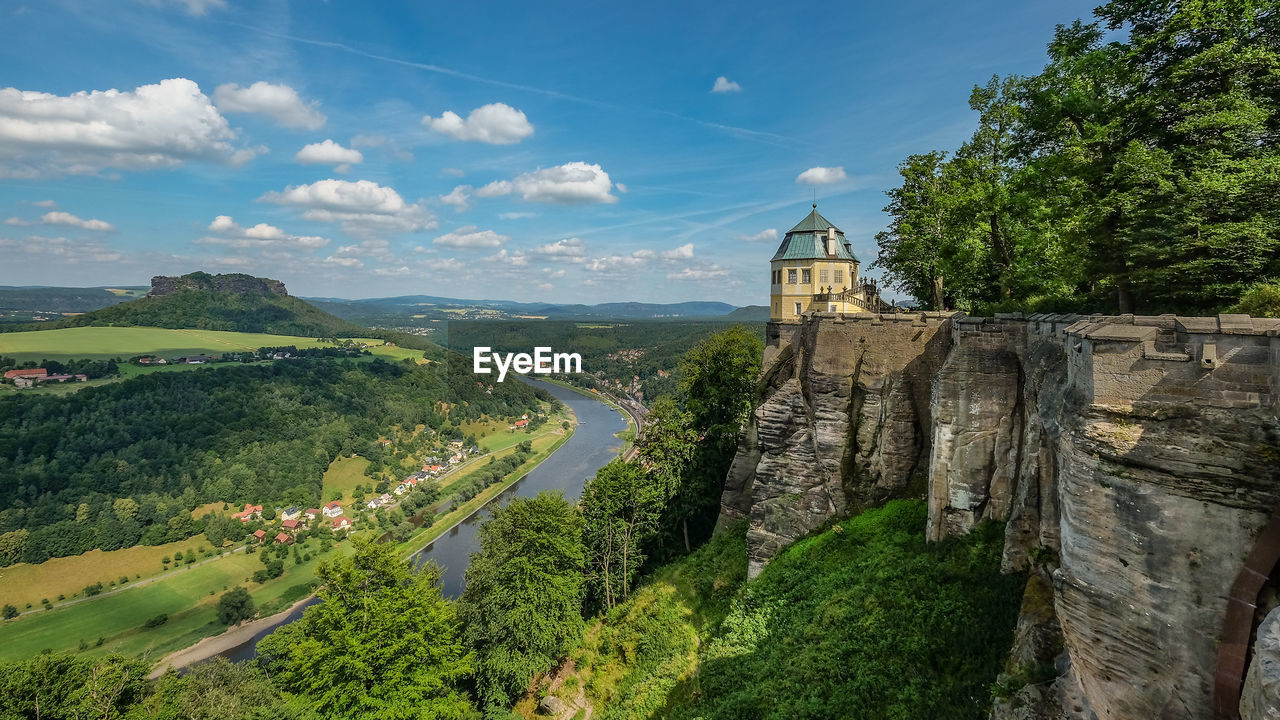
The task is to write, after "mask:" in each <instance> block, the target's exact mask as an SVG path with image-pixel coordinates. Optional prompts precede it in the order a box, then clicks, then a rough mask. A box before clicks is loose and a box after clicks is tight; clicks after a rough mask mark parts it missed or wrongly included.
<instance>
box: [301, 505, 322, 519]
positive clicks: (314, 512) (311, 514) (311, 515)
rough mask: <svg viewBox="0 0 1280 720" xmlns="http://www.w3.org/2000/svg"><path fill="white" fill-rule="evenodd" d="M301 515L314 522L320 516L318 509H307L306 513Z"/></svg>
mask: <svg viewBox="0 0 1280 720" xmlns="http://www.w3.org/2000/svg"><path fill="white" fill-rule="evenodd" d="M303 514H304V515H306V516H307V519H308V520H315V519H316V518H317V517H319V516H320V508H307V511H306V512H305V513H303Z"/></svg>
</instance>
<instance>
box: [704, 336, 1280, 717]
mask: <svg viewBox="0 0 1280 720" xmlns="http://www.w3.org/2000/svg"><path fill="white" fill-rule="evenodd" d="M764 379H765V386H766V387H767V390H766V393H765V396H764V397H763V398H762V401H761V403H760V405H759V407H758V409H757V411H756V412H755V414H754V417H753V418H752V421H751V424H750V427H749V428H748V430H747V432H746V433H744V437H743V441H742V444H741V447H740V451H739V455H738V457H737V458H736V459H735V462H734V465H733V468H732V470H731V472H730V476H729V478H728V480H727V483H726V491H725V495H724V500H723V518H724V519H725V520H731V519H735V518H738V517H744V516H745V517H748V518H749V530H748V544H749V552H750V561H751V567H752V569H753V572H758V569H759V568H760V567H761V566H762V564H763V563H764V562H767V560H768V558H769V557H771V556H772V555H773V554H774V553H776V552H777V550H778V548H780V547H782V546H783V545H785V544H786V543H788V542H790V541H791V540H793V539H795V538H796V537H799V536H800V535H803V534H805V533H807V532H809V531H811V530H813V529H815V528H817V527H819V526H821V525H822V524H823V523H824V522H826V521H827V520H828V519H829V518H832V517H835V516H838V515H841V514H845V513H848V512H853V511H856V510H858V509H860V508H863V507H867V506H870V505H874V504H878V503H881V502H883V501H884V500H886V499H889V498H892V497H900V496H917V497H927V498H928V501H929V507H930V522H929V529H928V532H929V535H930V537H931V538H933V539H940V538H943V537H946V536H950V535H957V534H962V533H965V532H967V531H968V530H969V529H970V528H971V527H973V525H974V524H975V523H977V522H980V521H982V520H992V521H998V522H1004V523H1006V548H1005V554H1004V560H1003V562H1004V567H1005V569H1006V570H1007V571H1010V572H1014V571H1030V572H1032V573H1033V575H1034V576H1036V577H1040V578H1043V582H1039V583H1029V585H1028V588H1029V589H1028V593H1031V592H1032V590H1031V588H1033V587H1035V588H1038V592H1040V593H1041V599H1042V600H1043V602H1039V603H1029V604H1028V605H1026V606H1024V609H1027V608H1036V610H1035V611H1034V612H1033V611H1032V609H1027V612H1026V613H1025V615H1024V621H1023V623H1021V624H1020V628H1019V633H1018V637H1017V639H1016V645H1015V648H1014V653H1013V654H1014V657H1013V658H1011V662H1010V670H1011V672H1020V671H1023V670H1025V669H1026V668H1027V667H1031V666H1038V667H1051V668H1053V674H1055V675H1056V676H1057V679H1056V680H1054V681H1053V682H1052V683H1041V684H1038V685H1036V686H1035V687H1028V688H1027V689H1026V692H1020V693H1018V694H1017V695H1015V696H1014V697H1013V698H1011V699H1006V700H1003V701H1001V702H1000V703H998V704H997V707H996V709H995V711H994V713H995V715H996V716H997V717H1010V718H1012V717H1045V718H1048V717H1097V718H1104V719H1106V720H1121V719H1128V718H1140V719H1141V720H1149V719H1150V718H1205V717H1213V716H1214V713H1215V711H1216V712H1219V713H1223V712H1225V713H1226V714H1228V715H1229V714H1230V713H1231V712H1232V710H1231V708H1233V707H1234V703H1238V702H1239V699H1240V684H1239V683H1240V682H1242V680H1243V670H1244V664H1243V663H1244V662H1245V660H1246V655H1247V648H1246V646H1245V644H1244V643H1245V639H1246V638H1248V637H1252V635H1253V633H1252V632H1251V628H1249V627H1244V628H1243V635H1241V636H1240V637H1239V638H1235V635H1232V632H1235V634H1236V635H1239V634H1240V628H1236V629H1235V630H1234V631H1233V630H1231V629H1230V628H1228V627H1227V625H1228V623H1227V621H1226V620H1225V619H1224V618H1225V617H1226V614H1227V610H1228V605H1229V601H1228V594H1229V593H1228V589H1229V588H1231V587H1232V586H1233V581H1235V580H1236V579H1237V576H1239V575H1241V574H1242V573H1245V572H1246V570H1245V568H1244V564H1245V559H1246V556H1248V555H1249V553H1250V551H1251V550H1252V549H1254V545H1255V542H1256V540H1257V538H1258V535H1259V533H1260V531H1261V529H1262V528H1263V526H1264V525H1265V524H1266V522H1267V519H1268V517H1269V515H1270V513H1271V510H1272V508H1273V507H1275V506H1276V504H1277V501H1280V451H1277V448H1278V447H1280V422H1278V421H1277V418H1276V416H1277V407H1280V321H1275V320H1261V319H1251V318H1248V317H1246V316H1226V315H1224V316H1220V317H1218V318H1177V317H1174V316H1159V317H1134V316H1123V317H1080V316H1052V315H1048V316H1033V317H1032V318H1025V319H1024V318H1021V317H1013V316H1007V317H996V318H968V317H964V316H954V317H950V318H948V317H945V316H939V315H916V316H866V315H864V316H849V317H842V316H835V315H816V316H810V317H807V318H805V319H803V320H802V321H800V322H799V323H785V324H784V323H771V324H770V326H769V334H768V348H767V350H766V358H765V371H764ZM1277 552H1280V548H1277ZM1267 567H1268V568H1269V567H1270V565H1268V566H1267ZM1248 572H1255V574H1258V573H1257V572H1256V571H1253V570H1250V571H1248ZM1267 572H1268V570H1266V569H1264V570H1263V571H1262V572H1261V575H1262V576H1265V575H1266V573H1267ZM1258 584H1265V585H1267V586H1271V585H1274V584H1276V579H1275V578H1274V577H1273V578H1270V579H1267V578H1265V577H1262V578H1261V579H1259V580H1258ZM1250 593H1252V595H1250V594H1249V593H1246V597H1245V598H1244V599H1242V600H1238V602H1242V603H1245V604H1258V602H1259V601H1258V599H1257V597H1255V596H1256V595H1257V587H1256V585H1255V586H1253V589H1252V590H1250ZM1232 602H1237V601H1232ZM1046 609H1048V611H1047V612H1046ZM1254 620H1255V624H1256V620H1257V619H1254ZM1244 624H1245V625H1248V624H1249V618H1248V617H1247V614H1246V619H1245V620H1244ZM1233 638H1235V639H1233ZM1237 641H1238V642H1237ZM1233 643H1235V644H1234V645H1233ZM1233 653H1234V656H1235V657H1236V660H1235V661H1234V665H1238V666H1239V667H1238V668H1236V667H1234V666H1233V661H1232V657H1233ZM1220 655H1221V657H1220ZM1215 672H1217V673H1218V677H1216V678H1215ZM1024 674H1025V673H1024ZM1224 678H1225V680H1224ZM1233 682H1234V683H1235V684H1234V686H1233V685H1232V683H1233ZM1233 687H1234V689H1232V688H1233ZM1227 696H1232V697H1230V698H1228V701H1227V704H1226V705H1223V704H1222V701H1223V698H1227ZM1215 700H1217V701H1218V703H1217V704H1216V705H1215ZM1224 708H1227V709H1226V710H1225V711H1224Z"/></svg>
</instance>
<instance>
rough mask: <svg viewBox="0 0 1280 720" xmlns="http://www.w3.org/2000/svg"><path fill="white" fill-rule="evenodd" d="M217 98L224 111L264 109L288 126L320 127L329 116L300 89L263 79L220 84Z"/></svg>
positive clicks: (261, 111)
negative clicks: (305, 99)
mask: <svg viewBox="0 0 1280 720" xmlns="http://www.w3.org/2000/svg"><path fill="white" fill-rule="evenodd" d="M213 102H214V103H215V104H216V105H217V106H218V109H219V110H221V111H222V112H225V113H234V112H247V113H262V114H263V115H267V116H269V117H271V118H272V119H273V120H275V121H276V124H278V125H280V126H282V127H287V128H299V129H306V130H318V129H320V128H321V127H323V126H324V123H325V120H326V118H325V116H324V113H322V112H320V111H319V110H317V109H316V107H315V106H316V104H315V103H314V102H313V103H311V104H310V105H308V104H307V103H304V102H303V101H302V98H301V97H300V96H299V95H298V91H297V90H294V89H293V88H291V87H289V86H288V85H272V84H271V83H269V82H265V81H263V80H259V81H258V82H256V83H254V84H252V85H250V86H249V87H246V88H242V87H240V86H239V85H237V84H236V83H226V84H225V85H219V86H218V87H217V89H215V90H214V91H213Z"/></svg>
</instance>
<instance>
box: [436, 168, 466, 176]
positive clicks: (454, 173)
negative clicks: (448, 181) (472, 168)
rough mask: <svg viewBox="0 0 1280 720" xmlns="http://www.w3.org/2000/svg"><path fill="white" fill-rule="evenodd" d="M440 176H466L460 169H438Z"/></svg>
mask: <svg viewBox="0 0 1280 720" xmlns="http://www.w3.org/2000/svg"><path fill="white" fill-rule="evenodd" d="M440 174H441V175H448V176H449V177H462V176H463V175H466V173H464V172H463V171H462V170H461V169H460V168H440Z"/></svg>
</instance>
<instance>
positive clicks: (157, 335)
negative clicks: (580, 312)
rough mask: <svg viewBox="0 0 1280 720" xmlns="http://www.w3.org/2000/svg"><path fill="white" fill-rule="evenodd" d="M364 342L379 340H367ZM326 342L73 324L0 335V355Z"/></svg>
mask: <svg viewBox="0 0 1280 720" xmlns="http://www.w3.org/2000/svg"><path fill="white" fill-rule="evenodd" d="M365 342H368V343H381V342H382V341H381V340H375V339H371V338H366V339H365ZM330 344H331V343H322V342H317V341H316V337H312V336H293V335H272V334H265V333H244V332H227V331H221V330H190V329H171V328H161V327H76V328H62V329H55V330H32V331H27V332H15V333H0V355H4V356H6V357H12V358H16V359H17V360H18V361H19V362H25V361H27V360H37V361H39V360H67V359H71V358H116V357H122V358H129V357H133V356H134V355H160V356H163V357H177V356H181V355H199V354H202V353H205V354H221V353H227V352H246V351H253V350H257V349H258V348H260V347H280V346H284V345H293V346H295V347H298V348H311V347H322V346H325V345H330ZM388 349H389V350H395V349H399V348H388ZM409 352H413V351H409ZM416 355H417V356H418V357H421V355H422V352H421V351H417V352H416Z"/></svg>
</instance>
